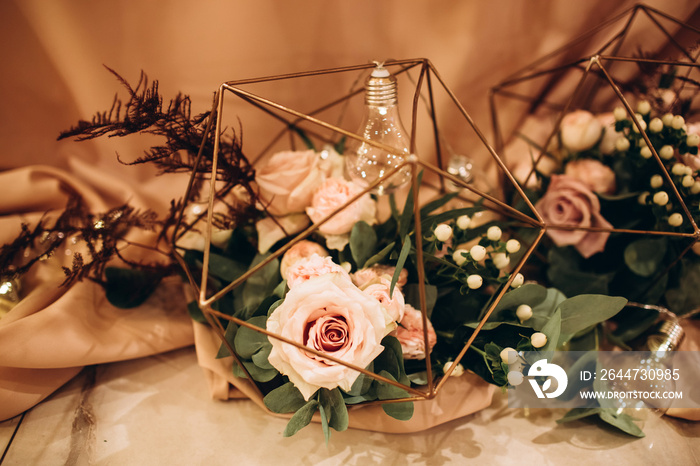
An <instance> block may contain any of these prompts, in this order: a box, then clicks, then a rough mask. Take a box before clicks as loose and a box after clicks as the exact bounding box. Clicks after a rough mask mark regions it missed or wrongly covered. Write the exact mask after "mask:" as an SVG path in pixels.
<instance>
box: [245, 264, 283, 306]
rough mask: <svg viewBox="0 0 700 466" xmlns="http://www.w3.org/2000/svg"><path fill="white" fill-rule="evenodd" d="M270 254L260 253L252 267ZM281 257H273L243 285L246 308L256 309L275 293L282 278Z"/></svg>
mask: <svg viewBox="0 0 700 466" xmlns="http://www.w3.org/2000/svg"><path fill="white" fill-rule="evenodd" d="M268 256H269V254H258V255H257V256H255V258H254V259H253V262H252V263H251V264H250V267H251V268H252V267H255V266H256V265H258V264H259V263H261V262H262V261H264V260H265V259H266V258H267V257H268ZM279 269H280V263H279V259H273V260H272V261H270V262H269V263H268V264H267V265H265V266H264V267H263V268H262V269H260V270H258V271H257V272H255V273H254V274H253V275H251V276H250V277H248V279H247V280H246V282H245V284H244V285H243V305H244V306H245V307H246V309H249V310H252V309H256V308H257V307H258V306H259V305H260V303H261V302H262V301H263V300H264V299H265V298H266V297H268V296H270V295H271V294H273V293H274V291H275V288H277V285H279V283H280V281H281V280H282V278H281V277H280V274H279Z"/></svg>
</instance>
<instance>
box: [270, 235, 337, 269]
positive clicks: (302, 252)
mask: <svg viewBox="0 0 700 466" xmlns="http://www.w3.org/2000/svg"><path fill="white" fill-rule="evenodd" d="M313 254H317V255H319V256H321V257H326V256H327V255H328V251H326V248H324V247H323V246H321V245H320V244H318V243H316V242H314V241H309V240H306V239H304V240H301V241H299V242H298V243H297V244H295V245H294V246H292V247H291V248H289V249H288V250H287V252H285V253H284V255H283V256H282V260H281V261H280V274H281V275H282V278H287V269H289V267H290V266H291V265H293V264H295V263H296V262H297V261H299V260H301V259H306V258H307V257H310V256H312V255H313Z"/></svg>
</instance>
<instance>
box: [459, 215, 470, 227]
mask: <svg viewBox="0 0 700 466" xmlns="http://www.w3.org/2000/svg"><path fill="white" fill-rule="evenodd" d="M471 223H472V219H471V218H469V216H467V215H460V216H459V217H457V227H458V228H459V229H460V230H466V229H467V228H469V225H470V224H471Z"/></svg>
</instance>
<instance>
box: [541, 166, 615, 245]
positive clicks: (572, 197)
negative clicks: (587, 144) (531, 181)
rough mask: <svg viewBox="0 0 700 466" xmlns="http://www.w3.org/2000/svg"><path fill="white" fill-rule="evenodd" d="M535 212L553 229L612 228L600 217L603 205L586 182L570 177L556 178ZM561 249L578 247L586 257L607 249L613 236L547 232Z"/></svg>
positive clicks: (565, 231)
mask: <svg viewBox="0 0 700 466" xmlns="http://www.w3.org/2000/svg"><path fill="white" fill-rule="evenodd" d="M535 208H536V209H537V210H538V211H539V213H540V214H541V215H542V218H543V219H544V221H545V223H546V224H547V225H549V226H553V225H557V226H571V227H583V228H586V227H591V228H612V225H611V224H610V222H608V221H607V220H605V219H604V218H603V216H602V215H600V202H599V201H598V198H597V197H596V195H595V194H593V193H592V192H591V191H590V190H589V189H588V188H587V187H586V185H585V184H583V182H581V181H579V180H577V179H575V178H571V177H570V176H566V175H552V178H551V180H550V183H549V188H547V192H546V193H545V195H544V196H542V198H541V199H540V200H539V201H537V203H536V204H535ZM547 234H548V235H549V237H550V238H552V240H553V241H554V243H555V244H556V245H557V246H568V245H572V246H574V247H575V248H576V249H577V250H578V252H579V253H581V255H582V256H583V257H586V258H588V257H591V256H592V255H593V254H595V253H598V252H601V251H602V250H603V249H605V243H606V241H607V240H608V236H610V233H609V232H591V231H586V230H554V229H550V228H548V229H547Z"/></svg>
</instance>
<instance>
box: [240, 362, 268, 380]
mask: <svg viewBox="0 0 700 466" xmlns="http://www.w3.org/2000/svg"><path fill="white" fill-rule="evenodd" d="M241 362H242V363H243V365H244V366H245V368H246V370H247V371H248V372H249V373H250V376H251V377H252V378H253V380H255V381H256V382H269V381H271V380H272V379H274V378H275V377H277V376H278V375H279V372H277V369H263V368H261V367H258V366H257V365H256V364H255V363H254V362H253V361H241ZM233 375H235V376H236V377H242V378H246V374H245V372H243V370H242V369H241V368H240V367H238V365H237V364H234V365H233Z"/></svg>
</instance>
